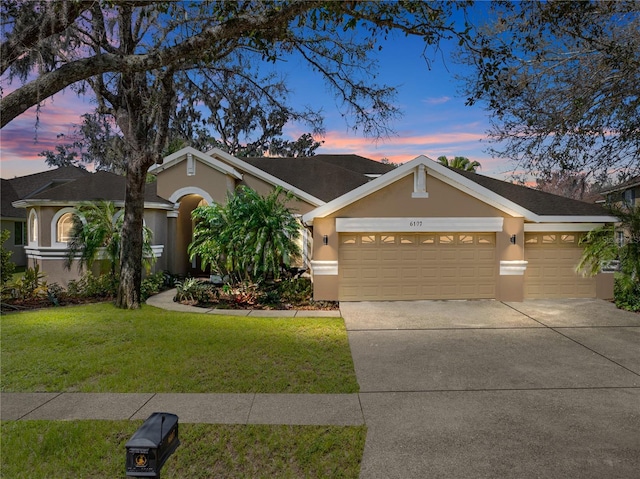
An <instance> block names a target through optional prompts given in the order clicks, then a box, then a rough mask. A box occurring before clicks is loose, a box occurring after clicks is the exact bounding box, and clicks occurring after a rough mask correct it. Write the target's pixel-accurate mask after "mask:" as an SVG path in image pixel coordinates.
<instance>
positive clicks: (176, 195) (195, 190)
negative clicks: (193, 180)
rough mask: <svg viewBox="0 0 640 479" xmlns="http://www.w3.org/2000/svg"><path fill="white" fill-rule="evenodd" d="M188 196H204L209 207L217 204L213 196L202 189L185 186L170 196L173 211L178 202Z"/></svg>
mask: <svg viewBox="0 0 640 479" xmlns="http://www.w3.org/2000/svg"><path fill="white" fill-rule="evenodd" d="M186 195H198V196H202V198H203V199H204V200H205V201H206V202H207V203H209V205H213V204H214V203H216V202H215V201H214V200H213V198H212V197H211V195H210V194H209V193H207V192H206V191H205V190H203V189H202V188H198V187H197V186H185V187H184V188H179V189H177V190H176V191H174V192H173V193H171V196H169V198H168V200H169V201H171V202H172V203H173V207H172V208H171V209H175V207H176V203H177V201H178V200H179V199H180V198H182V197H183V196H186Z"/></svg>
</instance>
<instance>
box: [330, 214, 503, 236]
mask: <svg viewBox="0 0 640 479" xmlns="http://www.w3.org/2000/svg"><path fill="white" fill-rule="evenodd" d="M503 223H504V218H502V217H501V216H492V217H483V218H415V217H410V216H409V217H406V218H404V217H400V218H336V231H337V232H338V233H366V232H373V233H382V232H412V231H415V232H433V233H445V232H455V231H460V232H470V233H491V232H496V233H497V232H500V231H502V225H503Z"/></svg>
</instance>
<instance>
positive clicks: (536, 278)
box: [524, 233, 596, 299]
mask: <svg viewBox="0 0 640 479" xmlns="http://www.w3.org/2000/svg"><path fill="white" fill-rule="evenodd" d="M544 235H545V238H544V241H548V240H549V239H551V240H554V239H555V242H551V243H545V242H543V234H542V233H540V234H536V233H527V234H526V235H525V255H524V259H525V260H526V261H528V264H527V269H526V271H525V277H524V281H525V291H524V294H525V298H526V299H536V298H595V297H596V280H595V278H583V277H582V276H581V275H580V274H578V273H576V271H575V267H576V265H577V264H578V262H579V261H580V257H581V255H582V248H581V247H580V245H579V244H578V238H577V236H576V235H573V234H572V235H570V236H571V237H572V238H573V240H574V242H573V243H569V244H567V243H565V242H563V243H560V242H559V241H560V240H561V238H566V236H564V235H563V234H562V233H550V234H547V233H545V234H544Z"/></svg>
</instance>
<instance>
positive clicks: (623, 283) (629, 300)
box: [613, 275, 640, 311]
mask: <svg viewBox="0 0 640 479" xmlns="http://www.w3.org/2000/svg"><path fill="white" fill-rule="evenodd" d="M613 297H614V299H615V303H616V306H617V307H618V308H620V309H626V310H627V311H640V282H638V281H633V280H631V279H630V278H629V277H628V276H623V275H616V279H615V283H614V286H613Z"/></svg>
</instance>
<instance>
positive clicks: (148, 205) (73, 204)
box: [12, 200, 173, 210]
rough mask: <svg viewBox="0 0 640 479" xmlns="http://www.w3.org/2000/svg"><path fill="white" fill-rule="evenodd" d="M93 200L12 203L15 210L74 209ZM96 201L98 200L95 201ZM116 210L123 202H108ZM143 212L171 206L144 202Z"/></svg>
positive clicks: (23, 201)
mask: <svg viewBox="0 0 640 479" xmlns="http://www.w3.org/2000/svg"><path fill="white" fill-rule="evenodd" d="M92 201H94V200H83V201H59V200H56V201H51V200H20V201H14V202H13V203H12V205H13V206H15V207H16V208H27V207H34V206H47V207H70V208H75V207H77V206H79V205H81V204H82V203H87V202H88V203H91V202H92ZM95 201H98V200H95ZM109 201H111V203H113V205H114V206H115V207H116V208H124V200H117V201H113V200H109ZM144 209H145V210H172V209H173V205H170V204H167V203H157V202H154V201H145V203H144Z"/></svg>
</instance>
